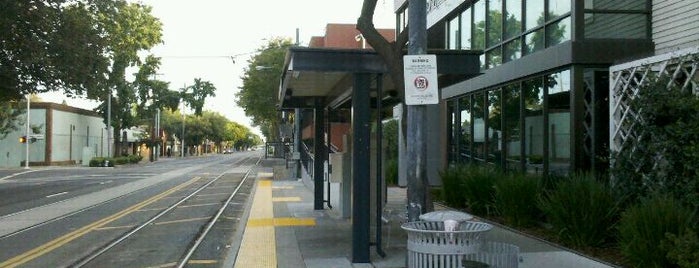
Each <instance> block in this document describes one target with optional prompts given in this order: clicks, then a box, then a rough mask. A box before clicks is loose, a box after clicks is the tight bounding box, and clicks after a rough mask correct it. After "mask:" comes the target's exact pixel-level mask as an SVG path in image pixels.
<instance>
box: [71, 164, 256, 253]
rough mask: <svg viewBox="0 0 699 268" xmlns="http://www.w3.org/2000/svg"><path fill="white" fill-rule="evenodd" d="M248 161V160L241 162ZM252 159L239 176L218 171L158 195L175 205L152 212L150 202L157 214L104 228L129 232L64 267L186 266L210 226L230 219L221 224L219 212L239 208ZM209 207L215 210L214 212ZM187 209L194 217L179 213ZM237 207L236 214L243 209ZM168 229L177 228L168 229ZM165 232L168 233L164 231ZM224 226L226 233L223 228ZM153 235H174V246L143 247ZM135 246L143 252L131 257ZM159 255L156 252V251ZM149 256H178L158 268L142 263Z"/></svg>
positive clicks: (252, 168) (249, 185) (209, 230)
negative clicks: (131, 222) (128, 223)
mask: <svg viewBox="0 0 699 268" xmlns="http://www.w3.org/2000/svg"><path fill="white" fill-rule="evenodd" d="M250 160H251V159H247V160H246V161H250ZM252 160H256V163H255V164H254V165H253V166H252V167H251V168H249V169H248V170H247V172H245V173H244V174H243V175H242V176H241V175H240V174H236V175H233V174H231V173H228V172H223V173H220V174H219V175H217V176H215V177H212V178H195V179H193V180H192V181H191V187H189V186H188V187H184V188H183V189H182V190H178V191H175V192H172V193H170V194H168V195H166V196H162V198H161V199H175V200H176V201H174V203H171V204H170V205H168V206H167V207H164V208H157V206H158V205H157V204H155V202H154V203H153V204H150V205H149V206H150V207H156V208H150V210H157V211H158V212H157V213H156V214H155V215H153V216H152V217H150V218H148V219H147V220H145V221H141V222H140V223H138V224H135V225H133V226H132V225H127V227H120V226H111V227H110V226H105V227H104V228H105V229H108V228H115V229H116V228H128V231H127V232H124V233H123V234H121V235H119V236H118V237H116V238H114V239H112V240H111V241H110V242H109V243H107V244H105V245H104V246H101V247H99V248H97V249H95V250H93V251H92V252H90V253H89V254H87V255H85V256H84V257H82V258H81V259H80V260H78V261H77V262H75V263H73V264H71V265H69V267H135V266H138V267H185V266H186V265H188V263H190V262H191V261H192V258H193V256H195V253H197V251H198V250H199V249H200V247H201V246H202V244H203V243H204V242H205V241H206V240H207V238H209V235H210V234H211V232H212V230H214V227H215V226H218V225H220V224H221V222H226V223H227V224H230V221H225V220H222V218H223V217H224V213H225V212H226V211H227V210H230V209H231V204H237V205H239V206H243V205H242V204H243V203H244V200H247V195H245V196H242V197H241V193H240V191H241V188H243V187H247V188H251V187H252V186H251V185H252V182H251V181H252V180H250V179H249V177H250V174H251V172H252V171H253V170H254V169H255V167H256V166H258V164H259V162H260V160H261V159H260V158H257V159H252ZM246 185H247V186H246ZM248 193H249V191H247V190H246V191H245V193H243V194H248ZM235 199H240V200H241V201H240V202H238V203H236V202H234V200H235ZM212 206H217V207H216V209H213V208H212ZM203 207H206V209H196V208H203ZM192 208H195V209H194V211H195V212H194V213H190V214H187V213H181V212H178V211H181V210H190V211H192ZM148 209H149V208H147V207H144V208H142V210H148ZM238 209H239V210H241V209H243V208H238ZM196 212H201V213H203V214H204V215H196V217H194V215H192V214H198V213H196ZM122 224H123V223H122ZM172 225H178V226H177V227H171V226H172ZM169 228H171V229H170V230H168V229H169ZM223 228H224V229H225V228H226V227H223ZM153 233H157V234H159V237H162V236H169V237H170V238H173V237H174V238H176V239H173V240H177V242H176V243H171V242H169V241H162V243H163V244H162V247H157V246H156V247H155V248H154V247H152V246H151V247H148V246H147V245H149V244H151V245H152V242H153V241H149V240H152V239H153V238H154V236H153V235H152V234H153ZM219 238H220V237H219ZM185 241H186V242H185ZM165 243H167V246H165V245H164V244H165ZM219 243H220V242H219ZM156 244H157V242H156ZM139 248H146V250H141V252H140V253H134V252H138V251H139ZM145 251H148V253H147V254H143V252H145ZM159 251H160V253H157V252H159ZM153 254H159V255H160V256H159V257H155V259H166V258H167V257H163V256H165V255H167V256H177V259H176V260H175V259H171V260H170V261H167V262H165V261H163V262H161V263H157V264H153V263H149V260H147V259H143V257H145V258H147V257H148V256H152V255H153ZM124 255H128V256H133V255H140V256H141V257H137V258H133V259H132V260H130V258H124V257H123V256H124ZM129 261H131V262H130V263H129ZM198 261H199V262H200V263H205V262H208V263H212V262H217V261H219V260H217V259H216V257H214V258H210V259H208V260H198Z"/></svg>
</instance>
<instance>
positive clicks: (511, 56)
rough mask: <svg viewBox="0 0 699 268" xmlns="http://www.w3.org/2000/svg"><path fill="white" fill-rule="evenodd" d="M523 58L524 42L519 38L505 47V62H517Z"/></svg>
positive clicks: (503, 59) (503, 57) (503, 58)
mask: <svg viewBox="0 0 699 268" xmlns="http://www.w3.org/2000/svg"><path fill="white" fill-rule="evenodd" d="M520 57H522V42H521V41H520V39H519V38H517V39H514V40H512V41H510V42H508V43H507V44H505V46H504V55H503V56H502V61H503V62H508V61H512V60H516V59H519V58H520Z"/></svg>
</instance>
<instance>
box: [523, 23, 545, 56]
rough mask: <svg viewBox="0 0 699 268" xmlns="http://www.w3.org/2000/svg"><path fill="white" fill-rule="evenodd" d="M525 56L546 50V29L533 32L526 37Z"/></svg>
mask: <svg viewBox="0 0 699 268" xmlns="http://www.w3.org/2000/svg"><path fill="white" fill-rule="evenodd" d="M524 40H525V42H526V44H525V50H524V52H525V54H531V53H534V52H536V51H539V50H542V49H544V29H540V30H537V31H534V32H531V33H529V34H527V35H525V36H524Z"/></svg>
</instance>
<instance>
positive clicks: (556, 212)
mask: <svg viewBox="0 0 699 268" xmlns="http://www.w3.org/2000/svg"><path fill="white" fill-rule="evenodd" d="M538 205H539V208H540V209H541V211H542V212H543V213H544V215H545V216H546V219H547V220H548V222H549V223H550V224H551V225H552V226H553V228H554V230H555V231H557V233H558V236H559V237H560V239H561V241H563V242H565V243H569V244H571V245H573V246H576V247H580V246H583V247H584V246H599V245H602V244H603V243H604V242H605V241H606V240H607V239H608V238H610V237H611V233H612V230H613V228H614V224H615V222H616V219H617V218H618V212H619V209H618V208H619V206H618V204H617V202H616V200H615V198H614V194H613V192H612V190H611V188H610V187H608V186H607V185H606V184H604V183H602V182H599V181H597V180H596V179H595V177H594V176H593V175H591V174H589V173H581V174H574V175H571V176H570V177H569V178H568V179H565V180H561V181H559V182H558V183H556V186H555V188H554V189H553V190H550V191H546V192H545V193H544V194H543V195H542V197H541V198H540V199H539V202H538Z"/></svg>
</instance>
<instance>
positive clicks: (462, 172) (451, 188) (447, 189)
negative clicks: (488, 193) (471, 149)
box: [439, 165, 467, 208]
mask: <svg viewBox="0 0 699 268" xmlns="http://www.w3.org/2000/svg"><path fill="white" fill-rule="evenodd" d="M466 170H467V167H466V166H463V165H456V166H450V167H448V168H447V169H446V170H444V171H441V172H439V176H440V177H441V178H442V194H441V199H442V200H443V201H444V203H445V204H446V205H447V206H450V207H455V208H463V207H464V206H465V205H466V196H465V195H464V183H463V182H464V180H465V176H466Z"/></svg>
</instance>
